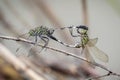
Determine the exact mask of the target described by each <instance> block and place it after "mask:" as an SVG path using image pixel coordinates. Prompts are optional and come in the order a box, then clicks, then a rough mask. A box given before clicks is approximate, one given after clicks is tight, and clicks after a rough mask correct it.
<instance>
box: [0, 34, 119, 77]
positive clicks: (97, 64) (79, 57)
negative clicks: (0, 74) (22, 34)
mask: <svg viewBox="0 0 120 80" xmlns="http://www.w3.org/2000/svg"><path fill="white" fill-rule="evenodd" d="M0 38H1V39H6V40H14V41H20V42H25V43H28V44H33V45H34V44H36V45H37V46H40V47H43V45H40V44H38V43H35V42H33V41H30V40H26V39H23V38H16V37H9V36H0ZM46 48H47V49H50V50H53V51H57V52H60V53H62V54H66V55H69V56H72V57H75V58H77V59H80V60H83V61H85V62H87V63H90V64H92V65H95V66H97V67H100V68H102V69H104V70H106V71H108V74H109V75H107V76H110V75H114V76H118V77H120V74H117V73H115V72H113V71H111V70H109V69H108V68H106V67H105V66H103V65H102V64H99V63H96V62H94V63H93V62H91V61H88V60H87V59H86V58H84V57H81V56H77V55H75V54H73V53H68V52H65V51H62V50H58V49H55V48H52V47H46ZM11 59H12V58H11ZM98 78H100V76H98Z"/></svg>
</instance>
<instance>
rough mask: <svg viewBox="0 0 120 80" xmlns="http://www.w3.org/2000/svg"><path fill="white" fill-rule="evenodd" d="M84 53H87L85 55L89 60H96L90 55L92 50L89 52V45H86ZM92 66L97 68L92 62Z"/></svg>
mask: <svg viewBox="0 0 120 80" xmlns="http://www.w3.org/2000/svg"><path fill="white" fill-rule="evenodd" d="M84 54H85V57H86V58H87V60H88V61H91V62H92V63H94V62H95V60H94V59H93V57H92V56H91V55H90V52H89V50H88V47H87V46H86V47H85V49H84ZM90 66H92V67H93V68H95V66H94V65H92V64H90Z"/></svg>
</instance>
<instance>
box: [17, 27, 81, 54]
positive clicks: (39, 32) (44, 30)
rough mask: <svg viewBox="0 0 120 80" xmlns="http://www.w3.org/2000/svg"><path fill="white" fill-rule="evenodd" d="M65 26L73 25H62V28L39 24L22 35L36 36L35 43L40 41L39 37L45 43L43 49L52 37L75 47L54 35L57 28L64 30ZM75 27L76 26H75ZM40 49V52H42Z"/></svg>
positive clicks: (67, 45) (73, 46)
mask: <svg viewBox="0 0 120 80" xmlns="http://www.w3.org/2000/svg"><path fill="white" fill-rule="evenodd" d="M65 28H72V26H70V27H62V28H48V27H46V26H39V27H36V28H34V29H30V30H29V32H27V33H25V34H23V35H21V36H24V35H26V34H28V35H29V37H34V38H35V40H34V41H35V43H37V42H38V37H39V38H40V39H41V40H42V41H43V42H44V43H45V44H44V46H43V47H42V49H41V51H42V50H43V49H44V48H45V47H46V46H47V45H48V43H49V39H52V40H54V41H57V42H59V43H60V44H62V45H64V46H66V47H72V48H75V45H69V44H66V43H64V42H62V41H61V40H59V39H57V38H56V37H54V36H53V33H54V32H55V31H56V30H58V29H59V30H63V29H65ZM74 28H75V27H74ZM76 28H82V27H81V26H79V27H78V26H77V27H76ZM18 50H19V49H17V50H16V51H18ZM41 51H40V52H41Z"/></svg>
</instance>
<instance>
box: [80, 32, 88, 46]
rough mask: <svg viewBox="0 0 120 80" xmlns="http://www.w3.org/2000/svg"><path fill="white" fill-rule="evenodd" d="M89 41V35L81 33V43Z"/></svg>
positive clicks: (84, 43)
mask: <svg viewBox="0 0 120 80" xmlns="http://www.w3.org/2000/svg"><path fill="white" fill-rule="evenodd" d="M88 41H89V37H88V35H87V34H84V35H81V44H82V45H83V46H85V45H86V44H87V43H88Z"/></svg>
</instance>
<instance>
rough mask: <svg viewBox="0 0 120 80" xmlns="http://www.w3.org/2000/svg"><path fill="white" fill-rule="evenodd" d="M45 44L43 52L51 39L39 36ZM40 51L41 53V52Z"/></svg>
mask: <svg viewBox="0 0 120 80" xmlns="http://www.w3.org/2000/svg"><path fill="white" fill-rule="evenodd" d="M39 37H40V38H41V39H42V40H43V41H44V42H45V45H44V46H43V47H42V49H41V51H42V50H43V49H44V48H45V47H46V46H47V45H48V42H49V38H48V37H45V36H39ZM41 51H40V52H41Z"/></svg>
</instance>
